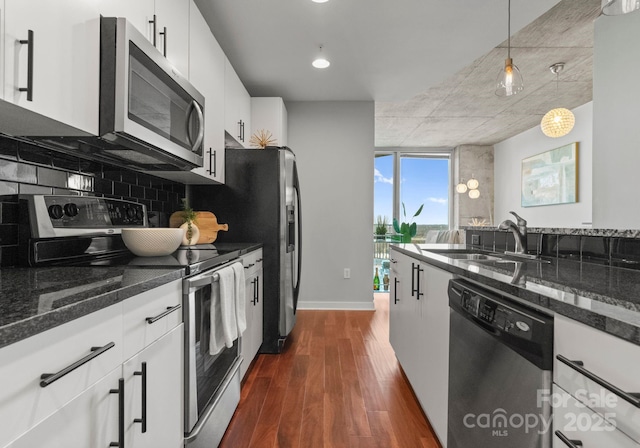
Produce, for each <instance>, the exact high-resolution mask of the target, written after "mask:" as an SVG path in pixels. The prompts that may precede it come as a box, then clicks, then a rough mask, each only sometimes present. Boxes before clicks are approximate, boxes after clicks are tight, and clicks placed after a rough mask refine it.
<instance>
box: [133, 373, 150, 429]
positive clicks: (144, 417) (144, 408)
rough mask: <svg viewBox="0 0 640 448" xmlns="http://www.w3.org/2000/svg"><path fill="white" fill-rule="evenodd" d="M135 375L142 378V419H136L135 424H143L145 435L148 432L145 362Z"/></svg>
mask: <svg viewBox="0 0 640 448" xmlns="http://www.w3.org/2000/svg"><path fill="white" fill-rule="evenodd" d="M133 375H134V376H141V377H142V378H141V379H142V397H141V403H142V406H141V409H142V412H141V413H142V417H140V418H136V419H134V420H133V423H141V424H142V429H141V432H142V433H143V434H144V433H145V432H147V363H146V362H143V363H142V366H141V368H140V370H139V371H136V372H133Z"/></svg>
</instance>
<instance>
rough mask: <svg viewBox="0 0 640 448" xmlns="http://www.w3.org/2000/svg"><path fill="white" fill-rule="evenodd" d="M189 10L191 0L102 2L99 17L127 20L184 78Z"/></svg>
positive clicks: (186, 61)
mask: <svg viewBox="0 0 640 448" xmlns="http://www.w3.org/2000/svg"><path fill="white" fill-rule="evenodd" d="M76 1H78V0H76ZM85 3H87V2H85ZM189 6H190V0H135V1H131V0H103V1H101V2H100V13H101V14H102V15H103V16H105V17H126V18H127V20H128V21H129V22H130V23H132V24H133V26H135V27H136V28H137V29H138V31H140V32H141V33H142V34H143V35H144V36H146V37H147V39H149V41H150V42H152V43H155V46H156V48H157V49H158V51H160V52H161V53H163V54H164V55H165V57H166V58H167V59H168V60H169V61H170V62H171V63H172V64H173V66H174V67H175V68H176V69H178V71H179V72H180V73H181V74H182V75H184V76H187V74H188V73H189Z"/></svg>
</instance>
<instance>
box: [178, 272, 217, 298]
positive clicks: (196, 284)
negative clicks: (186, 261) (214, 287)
mask: <svg viewBox="0 0 640 448" xmlns="http://www.w3.org/2000/svg"><path fill="white" fill-rule="evenodd" d="M217 279H218V274H217V273H216V272H213V273H211V274H205V275H203V276H200V277H196V278H192V279H188V280H187V281H186V282H185V284H184V289H185V290H184V291H183V292H184V293H185V294H191V293H192V292H193V291H195V290H196V289H200V288H202V287H204V286H208V285H210V284H212V283H213V282H215V281H216V280H217Z"/></svg>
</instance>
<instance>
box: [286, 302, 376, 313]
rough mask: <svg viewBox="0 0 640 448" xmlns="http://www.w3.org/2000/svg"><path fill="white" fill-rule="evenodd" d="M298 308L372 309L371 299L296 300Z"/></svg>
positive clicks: (373, 308)
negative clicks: (344, 300)
mask: <svg viewBox="0 0 640 448" xmlns="http://www.w3.org/2000/svg"><path fill="white" fill-rule="evenodd" d="M298 309H299V310H345V311H374V310H375V306H374V304H373V300H372V301H370V302H319V301H318V302H298Z"/></svg>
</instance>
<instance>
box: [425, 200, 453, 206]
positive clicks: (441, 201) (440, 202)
mask: <svg viewBox="0 0 640 448" xmlns="http://www.w3.org/2000/svg"><path fill="white" fill-rule="evenodd" d="M427 201H429V202H435V203H436V204H443V205H444V204H447V203H448V202H449V200H448V199H447V198H427Z"/></svg>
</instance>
